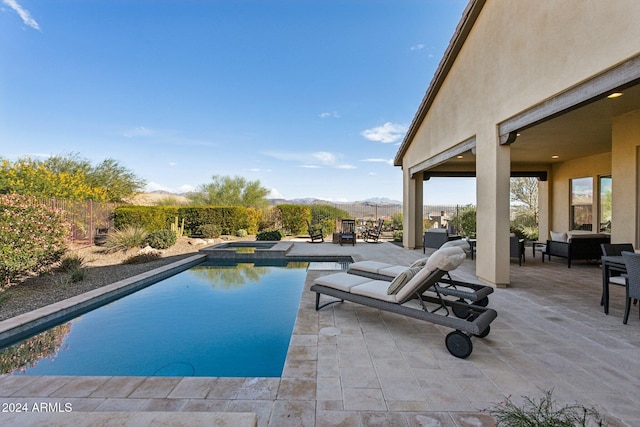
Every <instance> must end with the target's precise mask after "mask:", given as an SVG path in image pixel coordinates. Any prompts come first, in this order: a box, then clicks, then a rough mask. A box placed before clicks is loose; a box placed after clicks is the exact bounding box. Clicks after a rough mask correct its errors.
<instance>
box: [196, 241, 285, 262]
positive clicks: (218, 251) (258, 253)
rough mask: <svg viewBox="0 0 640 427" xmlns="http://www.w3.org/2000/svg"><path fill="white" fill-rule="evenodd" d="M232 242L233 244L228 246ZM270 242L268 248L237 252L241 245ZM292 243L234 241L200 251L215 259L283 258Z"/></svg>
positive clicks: (259, 244)
mask: <svg viewBox="0 0 640 427" xmlns="http://www.w3.org/2000/svg"><path fill="white" fill-rule="evenodd" d="M230 244H233V246H229V245H230ZM269 244H271V245H272V246H270V247H268V248H259V247H257V248H256V249H255V251H253V252H246V253H245V252H238V251H237V249H238V248H242V247H255V246H261V245H262V246H266V245H269ZM293 246H294V243H293V242H291V241H284V242H282V241H277V240H258V241H234V242H225V243H220V244H217V245H214V246H209V247H206V248H202V249H200V252H202V253H206V254H207V255H208V256H209V257H211V258H216V259H225V260H226V259H234V260H236V259H237V260H238V261H243V260H253V259H260V260H262V259H274V258H285V257H287V254H288V253H289V251H290V250H291V249H292V248H293Z"/></svg>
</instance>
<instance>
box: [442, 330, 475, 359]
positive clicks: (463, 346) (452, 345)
mask: <svg viewBox="0 0 640 427" xmlns="http://www.w3.org/2000/svg"><path fill="white" fill-rule="evenodd" d="M445 344H446V345H447V350H449V353H451V354H452V355H454V356H455V357H458V358H460V359H466V358H467V357H469V355H470V354H471V352H472V351H473V343H471V338H469V337H468V336H467V335H466V334H465V333H463V332H460V331H453V332H450V333H449V335H447V337H446V338H445Z"/></svg>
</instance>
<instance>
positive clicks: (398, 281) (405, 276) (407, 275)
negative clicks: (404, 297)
mask: <svg viewBox="0 0 640 427" xmlns="http://www.w3.org/2000/svg"><path fill="white" fill-rule="evenodd" d="M420 270H422V267H409V268H407V269H406V270H405V271H403V272H402V273H400V274H398V275H397V276H396V277H395V278H394V279H393V280H392V281H391V284H390V285H389V287H388V288H387V295H394V294H397V293H398V292H399V291H400V289H402V288H403V287H404V285H406V284H407V283H409V281H410V280H411V279H413V276H415V275H416V274H417V273H418V272H419V271H420Z"/></svg>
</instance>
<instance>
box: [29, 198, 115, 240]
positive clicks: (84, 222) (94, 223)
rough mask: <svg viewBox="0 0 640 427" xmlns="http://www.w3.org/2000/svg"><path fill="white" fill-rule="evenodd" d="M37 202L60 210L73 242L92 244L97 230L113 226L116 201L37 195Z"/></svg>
mask: <svg viewBox="0 0 640 427" xmlns="http://www.w3.org/2000/svg"><path fill="white" fill-rule="evenodd" d="M37 200H38V202H40V203H42V204H45V205H48V206H51V207H52V208H54V209H58V210H60V211H61V212H62V213H63V215H64V217H65V219H66V220H67V221H69V223H70V224H71V240H72V242H73V243H74V244H80V245H84V244H86V245H92V244H93V238H94V236H95V234H96V233H97V232H98V230H105V229H109V228H113V212H114V210H115V209H116V207H117V206H118V203H100V202H94V201H92V200H65V199H56V198H55V197H52V198H49V197H39V198H37Z"/></svg>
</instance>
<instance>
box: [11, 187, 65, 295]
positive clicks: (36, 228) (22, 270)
mask: <svg viewBox="0 0 640 427" xmlns="http://www.w3.org/2000/svg"><path fill="white" fill-rule="evenodd" d="M69 231H70V225H69V223H67V222H66V221H65V219H64V217H63V216H62V214H61V213H60V212H59V211H57V210H55V209H52V208H50V207H48V206H46V205H44V204H42V203H38V202H37V201H36V200H35V199H33V198H30V197H27V196H20V195H16V194H12V195H1V196H0V260H1V261H0V281H1V282H5V283H6V284H9V283H10V282H11V280H13V279H15V278H16V277H18V276H21V275H23V274H26V273H29V272H38V271H42V270H44V269H45V268H47V267H49V266H51V264H53V263H55V262H57V261H58V260H60V258H61V257H62V254H63V253H64V251H65V247H66V243H65V239H66V238H67V237H68V236H69Z"/></svg>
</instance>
